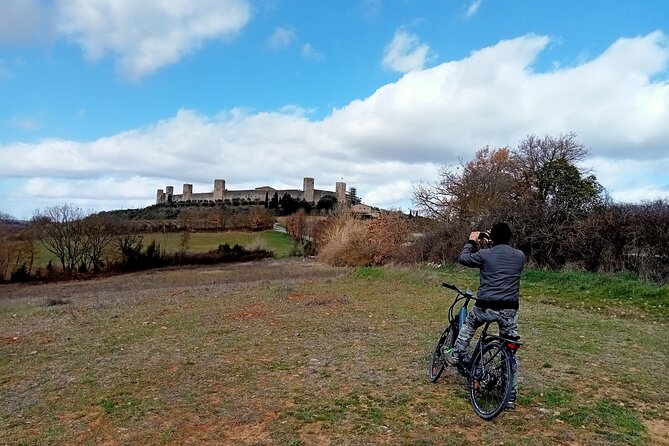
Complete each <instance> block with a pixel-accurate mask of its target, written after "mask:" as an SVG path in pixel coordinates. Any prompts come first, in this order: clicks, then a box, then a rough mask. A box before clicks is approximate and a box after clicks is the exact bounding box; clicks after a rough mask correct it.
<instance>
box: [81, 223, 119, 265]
mask: <svg viewBox="0 0 669 446" xmlns="http://www.w3.org/2000/svg"><path fill="white" fill-rule="evenodd" d="M82 223H83V224H82V230H83V232H84V244H85V246H84V255H85V260H87V261H88V263H89V265H90V267H91V269H92V270H93V272H99V271H100V269H101V268H102V266H103V261H102V257H103V255H104V252H105V250H106V249H107V248H108V247H109V246H110V245H111V244H112V243H113V242H114V240H115V237H116V227H117V223H116V222H115V221H114V220H113V219H112V218H111V217H109V216H108V215H106V214H94V215H91V216H89V217H87V218H86V219H85V220H84V221H83V222H82Z"/></svg>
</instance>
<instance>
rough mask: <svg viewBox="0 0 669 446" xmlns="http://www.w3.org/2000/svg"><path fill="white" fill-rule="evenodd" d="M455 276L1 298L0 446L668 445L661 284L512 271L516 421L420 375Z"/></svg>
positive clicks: (392, 274)
mask: <svg viewBox="0 0 669 446" xmlns="http://www.w3.org/2000/svg"><path fill="white" fill-rule="evenodd" d="M444 281H446V282H451V283H456V284H458V285H459V286H461V287H470V288H472V289H475V287H476V282H477V276H476V273H475V272H473V271H471V270H464V269H461V268H456V267H451V268H441V269H439V270H434V269H428V268H418V267H406V268H405V267H385V268H357V269H344V268H341V269H337V268H331V267H327V266H324V265H320V264H318V263H315V262H313V261H309V260H305V259H283V260H273V259H272V260H265V261H261V262H253V263H244V264H237V265H224V266H221V265H218V266H210V267H189V268H180V269H163V270H158V271H149V272H144V273H134V274H125V275H122V276H116V277H109V278H105V279H98V280H89V281H80V282H62V283H56V284H47V285H28V286H21V285H3V286H0V433H2V434H1V435H0V445H4V444H11V445H21V444H23V445H66V444H67V445H70V444H71V445H101V444H104V445H121V444H123V445H129V446H133V445H141V446H146V445H183V444H188V445H190V444H206V445H248V446H252V445H280V446H284V445H291V446H310V445H351V446H355V445H361V446H371V445H378V444H382V445H383V444H385V445H416V446H418V445H422V446H427V445H434V446H439V445H472V446H473V445H481V444H491V445H496V446H497V445H507V446H510V445H516V446H542V445H543V446H554V445H574V446H586V445H588V446H589V445H595V446H606V445H619V446H623V445H638V446H642V445H649V446H658V445H667V444H669V443H668V441H667V438H668V435H667V434H668V432H669V377H668V375H667V365H668V364H669V345H668V344H667V342H666V340H667V338H669V320H668V319H667V317H666V313H665V312H664V308H665V306H666V305H667V303H669V302H668V299H669V288H668V287H667V286H664V287H661V286H657V285H652V284H642V283H640V282H638V281H637V280H635V279H633V278H630V277H624V276H612V277H608V276H596V275H592V276H588V275H579V274H577V273H572V272H569V271H566V272H547V271H537V270H529V271H528V272H527V273H526V274H525V275H524V278H523V283H522V303H521V313H520V322H519V326H520V332H521V335H522V336H523V340H524V345H523V347H522V349H521V350H520V352H519V353H518V355H519V359H520V368H521V375H520V395H519V403H518V409H517V410H516V411H514V412H506V413H503V414H502V415H501V416H500V417H499V418H497V419H496V420H495V421H493V422H484V421H482V420H480V419H479V418H478V417H476V415H474V413H473V412H472V410H471V408H470V406H469V402H468V398H467V394H466V391H465V383H464V381H463V380H462V379H460V378H458V377H456V376H454V375H453V374H451V373H449V371H448V370H447V372H446V373H445V374H444V376H443V377H442V379H441V380H440V381H439V382H438V383H437V384H430V383H429V382H428V381H427V377H426V370H427V362H428V358H429V356H430V353H431V350H432V348H433V343H434V342H435V340H436V338H437V336H438V334H439V333H440V331H441V329H442V327H443V325H444V318H445V312H446V309H447V306H448V304H449V303H450V301H451V299H452V298H453V296H452V293H450V292H447V291H445V290H443V289H442V288H440V287H439V284H440V283H441V282H444Z"/></svg>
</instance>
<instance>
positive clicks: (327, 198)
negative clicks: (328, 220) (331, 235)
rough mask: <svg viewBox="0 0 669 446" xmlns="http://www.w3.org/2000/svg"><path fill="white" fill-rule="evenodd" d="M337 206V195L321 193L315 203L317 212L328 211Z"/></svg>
mask: <svg viewBox="0 0 669 446" xmlns="http://www.w3.org/2000/svg"><path fill="white" fill-rule="evenodd" d="M336 206H337V197H335V196H333V195H323V196H322V197H321V198H320V200H318V203H316V209H317V210H318V211H319V212H330V211H332V210H333V209H334V208H335V207H336Z"/></svg>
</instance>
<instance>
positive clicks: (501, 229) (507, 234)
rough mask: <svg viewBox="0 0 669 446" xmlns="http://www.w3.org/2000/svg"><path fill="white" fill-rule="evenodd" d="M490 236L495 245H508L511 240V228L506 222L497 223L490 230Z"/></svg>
mask: <svg viewBox="0 0 669 446" xmlns="http://www.w3.org/2000/svg"><path fill="white" fill-rule="evenodd" d="M490 238H491V239H492V242H493V244H495V245H499V244H502V245H508V244H509V241H510V240H511V228H509V225H507V224H506V223H504V222H500V223H495V224H494V225H492V229H491V230H490Z"/></svg>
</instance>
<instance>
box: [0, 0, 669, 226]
mask: <svg viewBox="0 0 669 446" xmlns="http://www.w3.org/2000/svg"><path fill="white" fill-rule="evenodd" d="M668 40H669V2H667V1H664V0H643V1H635V2H623V1H615V2H612V1H610V0H590V1H587V2H583V1H576V0H564V1H559V2H558V1H553V2H538V1H536V0H515V1H512V2H502V1H497V0H430V1H427V0H425V1H419V0H393V1H390V0H339V1H336V2H321V1H313V0H145V1H141V2H140V1H136V0H2V1H0V197H1V198H0V211H2V212H5V213H9V214H12V215H14V216H16V217H19V218H29V217H30V216H31V215H32V214H33V212H34V210H36V209H40V208H44V207H47V206H51V205H55V204H63V203H71V204H75V205H77V206H80V207H81V208H82V209H85V210H98V209H99V210H101V209H117V208H128V207H140V206H145V205H147V204H151V203H153V202H154V201H155V191H156V189H158V188H164V186H166V185H168V184H171V185H174V186H175V191H180V190H181V184H183V183H185V182H189V183H193V184H194V191H195V192H207V191H210V190H211V189H212V188H213V180H214V178H223V179H225V180H226V181H227V187H228V188H230V189H238V188H250V187H256V186H261V185H271V186H274V187H277V188H278V187H301V185H302V178H303V177H305V176H311V177H315V179H316V187H317V188H324V189H330V188H334V183H335V182H336V181H341V180H342V179H343V181H345V182H346V183H347V184H348V185H349V186H355V187H357V188H358V194H359V195H360V196H361V197H362V198H363V200H364V201H365V202H366V203H369V204H372V205H376V206H382V207H391V206H393V207H402V208H404V209H405V210H406V209H408V208H409V207H410V206H411V191H412V188H413V185H414V184H416V183H417V182H418V181H420V180H425V181H433V180H435V179H436V178H437V172H438V171H439V168H440V166H442V165H448V164H453V163H457V162H458V160H459V159H463V160H465V161H466V160H468V159H470V158H471V156H472V155H473V153H474V152H475V151H476V150H477V149H479V148H481V147H483V146H485V145H489V146H491V147H503V146H510V147H515V146H516V145H517V144H518V142H519V141H520V140H521V139H523V138H524V137H525V136H526V135H528V134H537V135H544V134H551V135H556V136H557V135H559V134H563V133H567V132H574V133H576V134H577V136H578V139H579V140H580V141H581V142H582V143H584V144H585V145H586V146H587V147H588V148H589V149H590V154H591V156H590V158H589V159H588V160H587V163H586V164H587V166H588V167H590V168H592V169H593V171H594V173H595V174H596V175H597V178H598V179H599V181H600V182H601V183H602V184H603V185H604V186H605V187H606V188H607V189H608V191H609V192H610V194H611V195H612V197H613V198H614V199H616V200H620V201H640V200H647V199H654V198H669V45H668Z"/></svg>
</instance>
